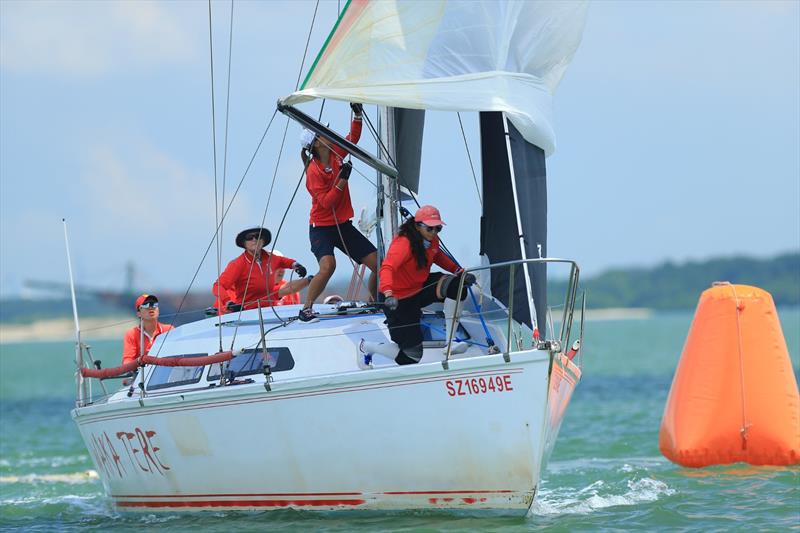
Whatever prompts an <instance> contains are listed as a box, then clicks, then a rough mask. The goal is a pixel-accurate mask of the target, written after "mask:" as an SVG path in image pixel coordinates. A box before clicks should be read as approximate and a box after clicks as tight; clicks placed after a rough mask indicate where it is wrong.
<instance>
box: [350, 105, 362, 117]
mask: <svg viewBox="0 0 800 533" xmlns="http://www.w3.org/2000/svg"><path fill="white" fill-rule="evenodd" d="M350 109H352V110H353V114H354V115H355V116H357V117H360V116H361V115H362V113H364V106H362V105H361V104H356V103H354V102H350Z"/></svg>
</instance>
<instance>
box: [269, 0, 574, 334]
mask: <svg viewBox="0 0 800 533" xmlns="http://www.w3.org/2000/svg"><path fill="white" fill-rule="evenodd" d="M586 11H587V3H586V2H584V1H566V0H557V1H547V0H543V1H529V2H526V1H514V0H510V1H501V0H476V1H457V0H450V1H448V0H420V1H416V0H408V1H399V0H382V1H369V0H350V1H349V2H348V3H347V5H346V6H345V9H344V10H343V12H342V14H341V16H340V17H339V20H338V21H337V23H336V25H335V26H334V28H333V30H332V31H331V34H330V35H329V36H328V39H327V40H326V42H325V44H324V46H323V48H322V50H320V52H319V54H318V55H317V58H316V60H315V62H314V64H313V65H312V67H311V69H310V70H309V73H308V75H307V76H306V78H305V80H304V82H303V84H302V85H301V87H300V90H298V91H297V92H295V93H293V94H291V95H290V96H288V97H287V98H285V99H284V100H283V101H282V102H281V105H284V106H291V105H293V104H297V103H301V102H304V101H307V100H311V99H315V98H330V99H334V100H344V101H351V102H361V103H368V104H377V105H379V106H384V107H388V108H405V109H407V110H414V109H422V110H425V109H431V110H444V111H471V112H481V154H482V167H483V184H484V187H483V204H484V208H483V216H482V223H481V254H482V255H484V256H486V257H487V258H488V259H489V261H490V262H491V263H497V262H502V261H509V260H518V259H531V258H536V257H540V256H546V253H547V187H546V169H545V157H546V156H547V155H550V154H551V153H552V152H553V151H554V150H555V134H554V131H553V125H552V95H553V92H554V90H555V89H556V87H557V85H558V83H559V81H560V80H561V77H562V76H563V74H564V71H565V69H566V67H567V65H568V64H569V62H570V61H571V59H572V56H573V55H574V54H575V51H576V50H577V47H578V45H579V44H580V40H581V35H582V33H583V27H584V24H585V21H586ZM414 119H415V120H413V121H411V122H410V123H409V124H412V123H413V124H415V125H414V126H413V127H412V128H411V131H414V132H415V133H412V134H411V135H410V136H407V139H406V143H405V147H404V149H406V150H408V151H409V154H407V155H406V156H403V158H404V159H406V158H408V159H409V161H405V162H404V163H403V164H404V165H405V166H406V168H409V163H410V168H411V171H409V170H404V169H403V168H401V163H399V162H398V170H399V171H400V172H399V178H398V179H399V181H400V182H401V183H402V184H403V185H404V186H406V188H408V189H410V190H412V191H415V190H416V189H417V183H416V179H417V174H418V169H419V156H418V148H417V146H418V145H417V143H418V142H421V138H422V135H421V124H422V118H421V116H420V117H414ZM395 134H396V135H400V134H399V133H397V132H395ZM401 144H402V143H401ZM398 155H399V154H398ZM399 158H400V157H398V159H399ZM406 174H408V176H406ZM431 201H433V200H431ZM545 285H546V269H545V266H544V265H537V266H536V267H526V268H522V269H518V271H517V276H516V277H515V283H514V286H513V289H512V291H513V302H514V304H513V308H514V309H513V312H514V317H515V318H517V319H518V320H519V321H520V322H523V323H526V324H528V325H529V326H530V327H531V328H536V327H537V326H538V327H540V328H541V329H542V331H540V333H541V334H544V331H543V329H544V322H545V321H544V320H542V321H541V323H540V321H538V320H537V316H543V315H544V310H545V309H546V290H545ZM491 289H492V294H493V295H494V296H495V297H497V298H498V299H499V300H500V301H501V302H502V303H504V304H505V305H508V303H509V302H510V301H511V298H510V297H511V295H510V294H509V287H508V272H506V273H500V272H498V271H493V272H492V276H491ZM531 296H532V297H533V298H531Z"/></svg>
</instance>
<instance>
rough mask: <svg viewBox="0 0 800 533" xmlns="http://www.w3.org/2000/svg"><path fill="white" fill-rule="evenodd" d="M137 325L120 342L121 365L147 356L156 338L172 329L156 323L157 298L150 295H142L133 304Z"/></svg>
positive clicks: (157, 314) (158, 312)
mask: <svg viewBox="0 0 800 533" xmlns="http://www.w3.org/2000/svg"><path fill="white" fill-rule="evenodd" d="M133 308H134V309H135V310H136V316H137V317H138V318H139V325H138V326H136V327H133V328H131V329H129V330H128V331H126V332H125V337H124V339H123V342H122V364H123V365H124V364H126V363H130V362H131V361H135V360H137V359H138V358H139V357H140V356H142V355H147V354H148V352H150V348H151V347H152V346H153V342H154V341H155V340H156V337H158V336H159V335H161V334H162V333H164V332H165V331H169V330H171V329H173V327H172V326H171V325H169V324H162V323H161V322H159V321H158V316H159V314H160V311H159V309H158V298H156V297H155V296H154V295H152V294H142V295H141V296H139V297H138V298H136V301H135V302H134V304H133Z"/></svg>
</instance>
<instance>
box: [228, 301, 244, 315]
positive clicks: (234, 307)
mask: <svg viewBox="0 0 800 533" xmlns="http://www.w3.org/2000/svg"><path fill="white" fill-rule="evenodd" d="M225 309H227V310H228V312H229V313H238V312H239V311H241V310H242V304H237V303H234V302H228V303H226V304H225Z"/></svg>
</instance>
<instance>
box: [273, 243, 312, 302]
mask: <svg viewBox="0 0 800 533" xmlns="http://www.w3.org/2000/svg"><path fill="white" fill-rule="evenodd" d="M272 255H277V256H280V257H283V254H282V253H281V252H279V251H278V250H272ZM285 275H286V269H285V268H278V269H276V270H275V285H274V286H273V287H272V292H274V293H275V294H279V295H280V296H281V299H280V300H278V303H276V304H275V305H298V304H299V303H300V293H299V292H290V293H289V294H285V295H284V294H282V293H281V289H283V288H284V287H286V286H287V285H288V284H289V283H292V284H293V285H294V283H295V282H294V281H291V282H289V281H286V280H285V279H283V277H284V276H285ZM310 277H311V278H313V276H310ZM306 279H308V278H306ZM293 285H292V286H293ZM290 287H291V286H290Z"/></svg>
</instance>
